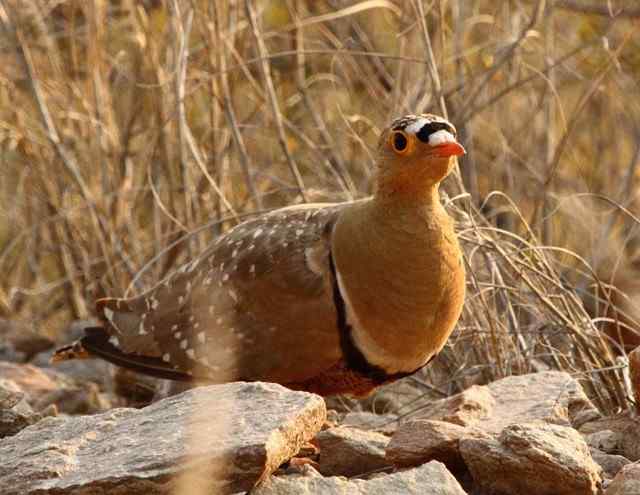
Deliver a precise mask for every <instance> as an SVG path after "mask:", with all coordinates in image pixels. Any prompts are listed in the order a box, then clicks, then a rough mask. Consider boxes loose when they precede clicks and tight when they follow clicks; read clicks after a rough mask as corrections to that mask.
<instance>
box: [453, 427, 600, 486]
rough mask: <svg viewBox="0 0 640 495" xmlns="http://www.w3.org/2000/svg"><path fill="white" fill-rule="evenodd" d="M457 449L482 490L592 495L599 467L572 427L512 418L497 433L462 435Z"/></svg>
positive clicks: (598, 484) (476, 484)
mask: <svg viewBox="0 0 640 495" xmlns="http://www.w3.org/2000/svg"><path fill="white" fill-rule="evenodd" d="M460 452H461V454H462V457H463V459H464V461H465V463H466V465H467V467H468V469H469V471H470V473H471V476H472V477H473V480H474V484H475V486H476V487H477V489H479V490H480V492H481V493H484V492H487V493H491V494H493V495H522V494H525V493H531V494H534V493H535V494H536V495H596V494H597V493H598V490H599V486H600V483H601V479H600V474H599V473H600V467H599V466H598V465H597V464H596V463H595V462H594V461H593V459H592V458H591V455H590V452H589V448H588V446H587V444H586V443H585V441H584V440H583V438H582V436H581V435H580V434H579V433H578V432H577V431H576V430H574V429H573V428H569V427H565V426H559V425H554V424H546V423H543V422H537V423H526V424H513V425H510V426H507V427H506V428H504V430H503V431H502V433H501V434H500V435H499V437H497V438H492V437H486V438H463V439H462V440H460Z"/></svg>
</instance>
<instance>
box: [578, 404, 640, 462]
mask: <svg viewBox="0 0 640 495" xmlns="http://www.w3.org/2000/svg"><path fill="white" fill-rule="evenodd" d="M602 432H605V433H602ZM606 432H611V433H606ZM580 433H582V434H583V435H588V438H591V435H593V434H596V433H597V434H599V435H600V437H596V438H602V437H603V436H606V435H611V434H613V437H612V439H615V442H616V444H615V448H616V451H613V452H612V453H615V454H622V455H623V456H624V457H626V458H627V459H629V460H631V461H634V462H635V461H638V460H640V418H637V417H635V416H630V415H628V414H621V415H618V416H615V417H610V418H602V419H599V420H596V421H590V422H588V423H585V424H584V425H582V426H581V427H580Z"/></svg>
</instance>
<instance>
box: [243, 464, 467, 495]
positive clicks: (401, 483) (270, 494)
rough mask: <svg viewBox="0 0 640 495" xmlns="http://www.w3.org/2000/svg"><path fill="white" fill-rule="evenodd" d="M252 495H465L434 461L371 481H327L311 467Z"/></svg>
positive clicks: (269, 483)
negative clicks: (300, 473) (302, 473)
mask: <svg viewBox="0 0 640 495" xmlns="http://www.w3.org/2000/svg"><path fill="white" fill-rule="evenodd" d="M251 495H466V492H465V491H464V490H463V489H462V487H461V486H460V484H459V483H458V481H457V480H456V479H455V478H454V477H453V475H452V474H451V473H450V472H449V471H447V468H446V467H445V466H444V464H441V463H439V462H436V461H433V462H429V463H428V464H423V465H422V466H420V467H417V468H414V469H408V470H406V471H401V472H398V473H393V474H387V475H383V476H378V477H376V478H373V479H370V480H347V479H346V478H343V477H338V476H333V477H329V478H325V477H323V476H321V475H320V474H319V473H318V472H317V471H315V470H314V469H313V468H311V467H307V468H306V473H305V475H293V476H278V477H276V476H274V477H271V478H270V479H269V480H268V481H267V482H266V483H265V484H264V485H262V486H260V487H259V488H257V489H256V490H254V491H252V492H251Z"/></svg>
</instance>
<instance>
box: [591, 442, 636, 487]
mask: <svg viewBox="0 0 640 495" xmlns="http://www.w3.org/2000/svg"><path fill="white" fill-rule="evenodd" d="M590 450H591V457H592V458H593V460H594V462H595V463H596V464H597V465H598V466H600V468H601V469H602V477H603V478H604V479H613V478H615V477H616V475H617V474H618V472H619V471H620V470H621V469H622V468H623V467H625V466H626V465H627V464H631V461H630V460H629V459H627V458H626V457H623V456H621V455H615V454H608V453H606V452H602V451H601V450H598V449H594V448H593V447H591V449H590Z"/></svg>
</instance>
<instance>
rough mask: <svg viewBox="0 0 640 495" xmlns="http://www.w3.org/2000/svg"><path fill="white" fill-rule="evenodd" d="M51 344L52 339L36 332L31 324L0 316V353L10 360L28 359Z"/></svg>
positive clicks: (48, 347) (51, 345) (50, 346)
mask: <svg viewBox="0 0 640 495" xmlns="http://www.w3.org/2000/svg"><path fill="white" fill-rule="evenodd" d="M53 345H54V342H53V340H51V339H50V338H49V337H47V336H45V335H42V334H41V333H40V332H38V331H37V330H36V328H35V327H34V326H33V324H31V323H27V322H24V321H18V320H7V319H4V318H0V355H3V357H8V358H10V360H11V361H29V360H30V359H31V358H32V357H33V356H35V355H36V354H38V353H39V352H42V351H45V350H47V349H50V348H52V347H53Z"/></svg>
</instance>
